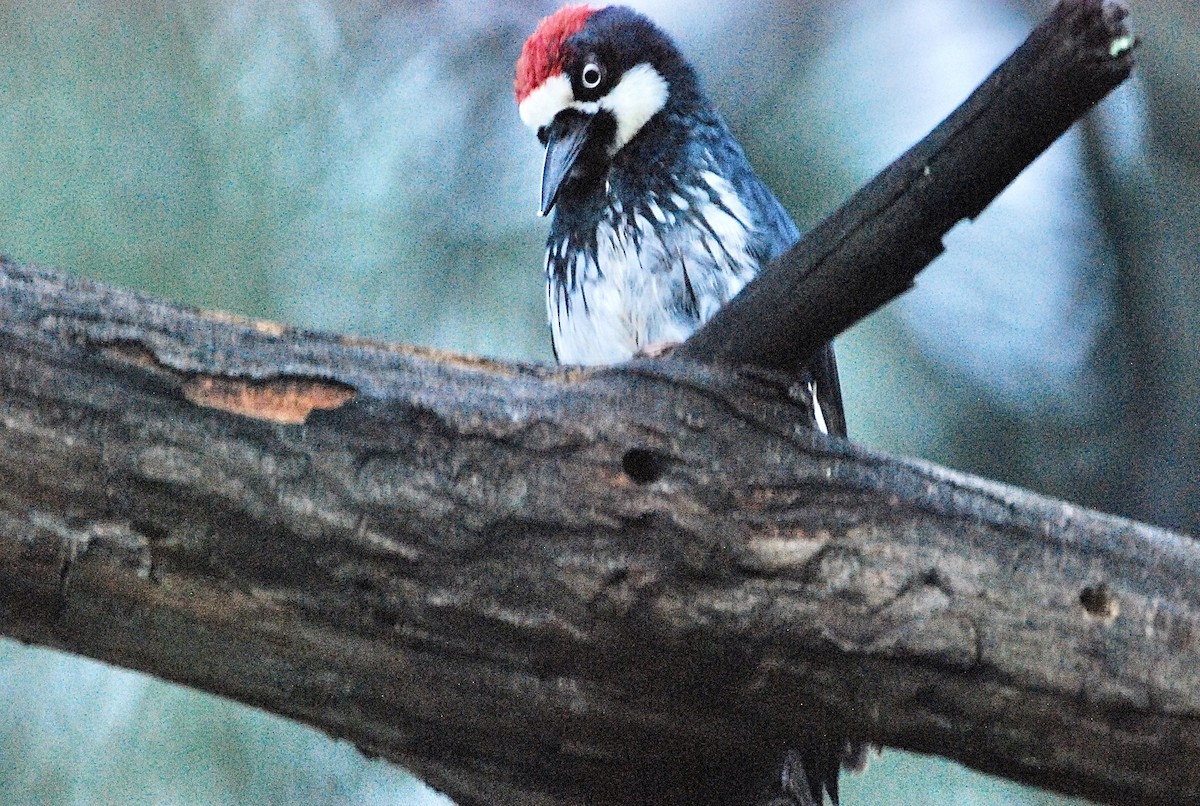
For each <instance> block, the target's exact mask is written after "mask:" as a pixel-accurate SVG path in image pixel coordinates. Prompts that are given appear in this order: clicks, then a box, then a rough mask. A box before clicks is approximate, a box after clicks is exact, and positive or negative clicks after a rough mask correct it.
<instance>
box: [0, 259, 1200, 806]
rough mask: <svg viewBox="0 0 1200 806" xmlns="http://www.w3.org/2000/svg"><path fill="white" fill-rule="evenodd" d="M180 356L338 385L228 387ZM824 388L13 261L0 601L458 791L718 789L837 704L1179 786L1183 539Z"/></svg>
mask: <svg viewBox="0 0 1200 806" xmlns="http://www.w3.org/2000/svg"><path fill="white" fill-rule="evenodd" d="M196 378H211V379H219V381H220V383H219V384H218V385H221V384H223V386H222V388H224V389H225V390H226V391H228V390H230V389H232V388H235V387H236V385H237V384H248V385H250V386H253V387H254V388H257V389H264V388H266V389H275V390H278V389H284V390H287V394H288V395H293V396H300V397H304V396H306V395H309V396H311V397H313V398H314V399H315V400H316V401H317V402H319V403H321V404H322V405H315V406H314V407H313V408H312V410H311V413H309V414H308V416H307V418H306V419H305V421H304V422H303V423H302V424H294V423H291V421H290V419H289V418H288V417H274V416H264V412H262V411H259V412H257V413H252V412H247V411H241V412H234V411H231V410H230V409H229V407H227V406H223V405H215V406H214V405H209V403H210V401H208V400H207V399H206V398H199V399H198V398H197V397H196V396H194V395H191V394H189V393H188V387H189V384H193V385H194V381H195V379H196ZM297 390H299V391H297ZM313 390H323V391H319V392H314V391H313ZM285 396H286V395H285ZM246 399H247V400H253V399H254V396H253V395H250V396H249V397H247V398H246ZM338 401H341V402H340V405H334V404H335V403H337V402H338ZM248 405H250V406H251V407H253V404H248ZM252 415H253V416H252ZM808 417H809V413H808V412H807V411H806V410H804V409H803V408H802V407H800V406H799V405H797V404H796V403H795V402H794V401H793V400H792V397H791V395H789V391H788V388H787V381H776V380H773V379H771V378H767V377H763V378H746V377H741V376H738V375H735V374H732V373H729V372H726V371H724V370H721V369H718V368H705V367H703V366H701V365H698V364H694V363H689V362H674V361H667V362H652V361H641V362H635V363H633V364H630V365H627V366H624V367H618V368H612V369H606V370H599V371H593V372H564V373H551V372H547V371H544V370H540V369H536V368H529V367H522V366H514V365H502V364H494V363H490V362H487V361H477V360H468V359H461V358H455V357H451V356H445V355H439V354H431V353H428V352H425V351H419V350H411V349H398V348H388V347H384V346H379V345H372V344H367V343H362V342H356V341H353V340H346V339H339V338H335V337H327V336H320V335H314V334H311V333H304V332H298V331H293V330H289V329H286V328H281V327H278V326H274V325H263V324H260V323H254V322H247V321H243V320H236V319H218V318H214V316H213V315H211V314H204V313H199V312H196V311H190V310H186V309H180V308H177V307H174V306H171V305H167V304H164V303H161V302H156V301H154V300H150V299H147V298H144V297H139V296H137V295H133V294H129V293H125V292H121V291H117V290H114V289H111V288H108V287H105V286H102V285H99V284H95V283H90V282H87V281H83V280H78V279H72V278H69V277H66V276H63V275H60V274H56V273H52V272H48V271H41V270H37V269H32V268H23V267H20V266H17V265H14V264H11V263H2V264H0V632H3V633H4V634H6V635H9V636H12V637H16V638H19V639H21V640H24V641H30V642H34V643H38V644H42V645H46V646H52V647H59V648H62V649H66V650H68V651H71V652H77V653H80V654H84V655H89V656H91V657H95V658H100V659H102V660H105V661H109V662H112V663H116V664H118V665H121V666H125V667H129V668H133V669H140V670H143V671H146V672H149V673H151V674H154V675H157V676H160V677H163V678H167V679H171V680H176V681H180V682H183V683H186V684H188V685H191V686H194V687H196V688H200V689H203V690H206V691H210V692H215V693H218V694H223V695H226V696H229V697H231V698H234V699H236V700H239V701H241V702H245V703H249V704H252V705H257V706H261V707H263V708H267V709H269V710H272V711H275V712H277V713H280V714H284V715H287V716H290V717H293V718H295V719H298V720H300V721H303V722H305V723H308V724H311V725H315V726H317V727H320V728H322V729H324V730H326V731H328V732H329V733H331V734H333V735H335V736H340V737H346V738H348V739H350V740H351V741H353V742H354V743H356V744H357V745H358V746H360V747H361V748H363V749H364V750H365V751H367V752H370V753H376V754H380V755H383V756H385V757H387V758H389V759H392V760H394V761H397V762H399V763H402V764H404V765H406V766H408V767H409V768H410V769H412V770H414V771H415V772H416V773H417V774H419V775H421V776H422V777H423V778H425V779H426V780H427V781H429V782H430V783H431V784H432V785H434V786H436V787H438V788H440V789H442V790H444V791H446V792H447V793H449V794H450V795H451V796H452V797H454V798H455V799H456V800H458V801H459V802H460V803H463V804H483V803H516V804H562V803H573V804H574V803H584V802H587V803H606V804H625V803H629V804H632V803H647V802H675V803H689V802H691V803H701V802H709V803H711V802H716V801H718V800H719V798H720V796H722V794H723V792H722V789H721V786H722V783H723V781H724V780H725V779H726V778H734V779H737V780H741V777H740V775H739V774H737V773H740V772H741V771H742V770H744V769H746V766H745V765H746V763H747V761H748V760H752V759H755V758H761V753H762V751H763V750H764V749H767V748H777V747H786V746H788V745H789V743H791V742H793V741H794V740H795V739H796V737H798V736H802V735H805V734H806V733H807V732H809V731H811V730H820V729H823V726H824V725H825V724H826V723H827V721H828V719H829V717H830V715H836V717H837V722H838V724H839V726H842V727H843V728H844V729H845V730H847V731H849V732H851V733H852V734H854V735H859V736H862V737H865V738H869V739H871V740H873V741H877V742H880V743H883V744H886V745H890V746H894V747H902V748H909V749H913V750H918V751H923V752H933V753H938V754H940V755H944V756H947V757H950V758H953V759H957V760H959V761H961V762H963V763H965V764H967V765H969V766H972V767H975V768H977V769H981V770H986V771H989V772H993V773H997V774H1000V775H1003V776H1006V777H1009V778H1012V779H1014V780H1019V781H1025V782H1029V783H1033V784H1037V785H1041V786H1045V787H1049V788H1052V789H1056V790H1059V791H1062V792H1068V793H1075V794H1080V795H1085V796H1088V797H1091V798H1094V799H1096V800H1099V801H1103V802H1109V803H1130V802H1140V803H1155V802H1157V803H1184V802H1196V800H1197V799H1198V798H1200V547H1198V545H1197V544H1196V543H1195V542H1193V541H1191V540H1190V539H1188V538H1185V537H1182V536H1179V535H1173V534H1170V533H1167V532H1164V531H1161V530H1157V529H1154V528H1151V527H1148V526H1143V525H1140V524H1136V523H1132V522H1129V521H1125V520H1120V519H1117V518H1113V517H1109V516H1105V515H1100V514H1097V513H1094V512H1090V511H1086V510H1083V509H1080V508H1078V507H1075V506H1072V505H1070V504H1066V503H1062V502H1056V501H1051V500H1047V499H1045V498H1042V497H1039V496H1036V495H1033V494H1031V493H1028V492H1023V491H1020V490H1016V489H1013V488H1009V487H1004V486H1000V485H996V484H991V483H988V482H983V481H979V480H975V479H970V478H967V477H965V476H962V475H959V474H955V473H953V472H950V471H946V470H941V469H938V468H935V467H932V466H929V465H925V464H921V463H916V462H912V461H906V460H900V459H894V458H890V457H886V456H882V455H879V454H877V453H873V452H870V451H867V450H864V449H862V448H859V447H856V446H853V445H850V444H847V443H843V442H837V441H830V440H828V439H827V438H824V437H822V436H820V435H818V434H815V433H813V432H812V431H811V430H809V429H808V428H807V427H805V424H806V423H807V422H808Z"/></svg>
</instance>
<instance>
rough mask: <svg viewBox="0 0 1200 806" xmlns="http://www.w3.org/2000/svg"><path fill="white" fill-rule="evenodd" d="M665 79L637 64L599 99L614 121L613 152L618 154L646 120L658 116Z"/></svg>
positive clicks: (647, 67)
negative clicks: (615, 127) (615, 123)
mask: <svg viewBox="0 0 1200 806" xmlns="http://www.w3.org/2000/svg"><path fill="white" fill-rule="evenodd" d="M668 92H669V88H668V86H667V80H666V79H665V78H663V77H662V76H661V75H660V74H659V72H658V71H657V70H655V69H654V68H653V67H651V66H650V65H649V64H639V65H637V66H635V67H631V68H629V69H628V70H626V71H625V75H623V76H621V80H620V81H618V82H617V86H615V87H613V88H612V89H611V90H610V91H609V93H608V95H605V96H604V97H603V98H601V99H600V106H601V107H603V108H604V109H607V110H608V111H609V112H611V113H612V115H613V117H614V118H616V119H617V139H616V142H615V143H613V147H612V153H614V154H615V153H617V152H618V151H620V150H621V148H622V147H624V145H625V144H626V143H628V142H629V141H630V140H632V139H633V138H634V135H636V134H637V133H638V132H639V131H641V130H642V127H643V126H645V125H646V121H648V120H650V118H652V117H654V116H655V115H656V114H658V112H659V110H661V109H662V108H663V107H664V106H666V103H667V94H668Z"/></svg>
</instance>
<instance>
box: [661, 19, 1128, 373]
mask: <svg viewBox="0 0 1200 806" xmlns="http://www.w3.org/2000/svg"><path fill="white" fill-rule="evenodd" d="M1125 18H1126V10H1125V7H1124V6H1123V5H1121V4H1120V3H1114V2H1101V0H1064V1H1063V2H1060V3H1059V4H1058V5H1057V6H1056V7H1055V8H1054V10H1053V12H1052V13H1051V14H1050V16H1049V17H1048V18H1047V19H1046V20H1045V21H1044V22H1043V23H1042V24H1041V25H1039V26H1038V27H1037V28H1036V29H1035V30H1034V31H1033V33H1032V34H1030V36H1029V38H1028V39H1027V40H1026V41H1025V43H1024V44H1023V45H1022V46H1021V47H1020V48H1018V49H1017V50H1016V51H1015V52H1014V53H1013V54H1012V55H1011V56H1010V57H1009V58H1008V59H1006V60H1005V61H1004V63H1003V64H1001V65H1000V67H998V68H997V69H996V71H995V72H994V73H992V75H991V76H989V77H988V79H987V80H986V81H985V82H984V83H983V84H982V85H981V86H980V87H979V88H978V89H977V90H975V92H974V93H972V94H971V97H969V98H968V99H967V100H966V101H965V102H964V103H963V104H962V106H960V107H959V108H958V109H956V110H955V111H954V112H953V113H952V114H951V115H950V116H949V117H948V118H946V120H944V121H943V122H942V123H941V124H940V125H939V126H938V127H937V128H936V129H934V130H933V131H932V132H931V133H930V134H929V135H928V136H927V137H926V138H925V139H924V140H922V141H921V142H919V143H917V144H916V145H915V146H913V147H912V148H911V149H909V150H908V152H906V153H905V154H904V155H903V156H901V157H900V158H899V159H898V160H896V161H895V162H894V163H892V164H891V165H890V166H889V167H888V168H887V169H886V170H884V171H883V172H882V173H880V174H879V175H878V176H877V177H875V179H873V180H872V181H871V182H870V183H868V184H867V185H866V186H865V187H863V188H862V190H860V191H858V192H857V193H856V194H855V195H854V196H853V197H852V198H851V199H850V200H849V201H847V202H846V204H844V205H843V206H842V207H841V208H840V209H838V210H837V211H836V212H835V213H834V214H833V215H831V216H830V217H829V218H827V219H826V220H825V221H824V222H822V223H821V224H820V225H819V226H817V227H816V228H815V229H814V230H813V231H812V232H810V233H809V234H808V235H806V236H805V237H804V238H803V239H802V240H801V241H800V242H799V243H797V244H796V245H795V246H793V247H792V248H791V249H790V250H788V251H787V252H786V253H784V254H783V255H782V256H781V257H780V258H779V259H778V260H777V261H776V262H775V263H774V264H772V265H771V266H770V267H769V268H768V269H767V270H766V271H764V272H763V273H762V274H761V275H760V276H759V277H758V278H757V279H756V280H755V281H753V282H752V283H750V285H748V286H747V287H746V288H745V289H744V290H743V291H742V293H741V294H739V295H738V296H737V297H736V298H735V299H734V300H733V301H732V302H731V303H730V304H729V305H727V306H726V307H725V308H723V309H722V310H720V311H718V312H717V314H716V315H715V316H714V317H713V318H712V319H711V320H709V322H708V324H707V325H705V326H704V327H702V328H701V329H700V330H698V331H697V332H696V333H695V334H694V335H693V336H692V337H691V338H690V339H688V341H687V342H685V343H684V344H683V345H681V346H680V348H679V349H678V350H677V351H676V354H677V355H678V356H679V357H682V358H690V359H695V360H699V361H705V362H714V361H715V362H719V363H723V364H726V365H729V366H758V367H765V368H768V369H780V370H789V369H795V368H796V367H797V366H802V365H803V364H805V363H806V362H807V361H808V360H809V359H810V358H811V357H812V355H813V354H814V353H815V352H816V351H817V350H818V349H819V348H820V347H821V346H822V345H824V344H825V343H827V342H828V341H829V340H830V339H832V338H834V337H835V336H837V335H838V334H839V333H842V332H844V331H845V330H846V329H847V328H849V327H850V326H851V325H853V324H854V323H855V322H857V321H858V320H860V319H862V318H863V317H865V316H866V315H867V314H869V313H871V312H872V311H875V310H877V309H878V308H879V307H881V306H882V305H883V304H884V303H886V302H888V301H889V300H891V299H894V298H895V297H897V296H899V295H900V294H902V293H904V292H905V291H907V290H908V289H909V288H910V287H911V286H912V283H913V278H915V277H916V275H917V273H918V272H920V271H921V270H922V269H923V268H925V266H927V265H928V264H929V263H930V262H931V261H932V260H933V259H934V258H936V257H937V256H938V255H939V254H941V252H942V236H944V235H945V234H946V233H947V232H948V231H949V230H950V228H951V227H952V226H954V224H955V223H957V222H959V221H961V220H963V219H964V218H974V217H975V216H977V215H978V214H979V213H980V212H981V211H982V210H983V208H984V207H986V206H987V205H988V204H989V203H991V201H992V199H994V198H995V197H996V196H997V195H998V194H999V193H1000V191H1001V190H1003V189H1004V188H1005V187H1006V186H1007V185H1008V184H1009V183H1010V182H1012V180H1013V179H1015V178H1016V177H1017V175H1018V174H1019V173H1021V171H1023V170H1024V169H1025V168H1026V167H1027V166H1028V165H1029V164H1030V163H1031V162H1033V160H1034V159H1035V158H1036V157H1037V156H1038V155H1039V154H1041V153H1042V152H1043V151H1045V150H1046V148H1048V147H1049V146H1050V144H1051V143H1053V142H1054V141H1055V140H1056V139H1058V137H1059V136H1060V135H1062V133H1063V132H1065V131H1066V130H1067V129H1068V128H1069V127H1070V125H1071V124H1072V123H1073V122H1074V121H1075V120H1076V119H1078V118H1079V117H1080V116H1081V115H1082V114H1083V113H1084V112H1086V111H1087V110H1088V109H1090V108H1091V107H1092V106H1094V105H1095V104H1096V103H1097V102H1098V101H1100V99H1101V98H1103V97H1104V96H1105V95H1107V94H1108V93H1109V91H1111V90H1112V89H1113V88H1114V87H1116V86H1117V85H1118V84H1120V83H1121V82H1122V81H1124V80H1125V79H1126V78H1128V76H1129V73H1130V71H1131V70H1132V69H1133V53H1132V52H1133V47H1134V44H1135V41H1134V39H1133V37H1132V35H1131V34H1130V32H1129V28H1128V26H1127V25H1126V22H1125Z"/></svg>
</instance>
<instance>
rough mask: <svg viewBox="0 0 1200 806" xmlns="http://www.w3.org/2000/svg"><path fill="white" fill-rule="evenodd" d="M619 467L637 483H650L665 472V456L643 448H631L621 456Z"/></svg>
mask: <svg viewBox="0 0 1200 806" xmlns="http://www.w3.org/2000/svg"><path fill="white" fill-rule="evenodd" d="M621 467H623V468H624V469H625V475H627V476H629V478H631V479H633V480H634V481H636V482H637V483H638V484H651V483H653V482H656V481H658V480H659V479H661V478H662V477H663V474H664V473H666V472H667V457H665V456H663V455H662V454H661V453H658V452H656V451H651V450H647V449H645V448H633V449H631V450H628V451H625V455H624V456H622V457H621Z"/></svg>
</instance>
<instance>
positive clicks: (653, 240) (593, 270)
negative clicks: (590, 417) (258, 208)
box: [514, 4, 865, 804]
mask: <svg viewBox="0 0 1200 806" xmlns="http://www.w3.org/2000/svg"><path fill="white" fill-rule="evenodd" d="M514 89H515V94H516V100H517V108H518V113H519V116H520V118H521V120H522V122H523V123H524V124H525V125H526V126H528V127H529V128H530V129H532V130H533V131H534V132H535V133H536V134H537V137H538V139H539V141H540V142H541V144H542V145H543V146H545V159H544V163H543V167H542V180H541V199H540V206H539V210H538V212H539V214H540V215H543V216H545V215H550V216H551V222H550V231H549V235H548V238H547V244H546V253H545V274H546V307H547V313H548V315H549V321H550V331H551V344H552V347H553V350H554V355H555V358H556V359H557V361H558V362H559V364H564V365H609V364H619V363H622V362H624V361H627V360H629V359H631V358H634V357H637V356H640V355H647V354H649V355H655V354H657V353H658V352H659V351H662V350H663V349H664V347H665V348H666V349H669V346H670V345H672V344H676V343H679V342H682V341H684V340H686V339H687V337H688V336H689V335H691V334H692V333H693V332H694V331H695V330H696V329H697V328H699V327H700V326H701V325H703V324H704V322H706V321H707V320H708V319H709V318H710V317H712V315H713V314H714V313H715V312H716V311H717V310H718V309H720V308H721V306H723V305H724V304H726V303H727V302H728V301H729V300H730V299H732V298H733V297H734V295H736V294H737V293H738V292H739V291H740V290H741V289H742V288H743V287H744V286H745V285H746V284H747V283H748V282H750V281H751V280H752V279H753V278H754V277H755V276H756V275H757V274H758V273H759V272H760V271H761V270H762V269H763V268H764V267H765V266H766V265H767V264H769V263H770V262H771V261H772V260H774V259H775V258H776V257H778V256H779V255H780V254H781V253H782V252H784V251H785V250H786V249H787V248H788V247H790V246H791V245H792V244H793V243H795V242H796V241H797V240H798V239H799V237H800V232H799V230H798V228H797V227H796V224H795V223H794V222H793V220H792V218H791V217H790V216H789V215H788V213H787V211H786V210H785V209H784V207H783V205H782V204H781V203H780V202H779V200H778V199H777V198H776V197H775V196H774V194H772V193H771V191H770V190H769V189H768V188H767V186H766V185H765V184H764V183H763V182H762V181H761V180H760V179H759V178H758V177H757V176H756V175H755V173H754V171H753V169H752V168H751V166H750V163H749V160H748V159H747V157H746V154H745V152H744V151H743V149H742V147H741V145H739V143H738V142H737V140H736V139H735V138H734V136H733V134H732V132H731V130H730V128H729V125H728V124H727V123H726V121H725V119H724V118H723V117H722V116H721V114H720V113H719V112H718V110H717V108H716V107H715V106H714V104H713V103H712V101H711V100H710V99H709V97H708V95H707V93H706V91H705V89H704V87H703V85H702V83H701V80H700V78H699V76H698V74H697V72H696V70H695V69H694V68H693V67H692V65H691V64H690V63H689V62H688V60H687V59H686V58H685V57H684V55H683V54H682V52H681V51H680V49H679V47H678V46H677V45H676V44H675V42H674V41H673V40H672V39H671V38H670V36H669V35H668V34H667V33H665V32H664V31H663V30H662V29H661V28H659V27H658V26H657V25H656V24H655V23H654V22H652V21H651V20H650V19H648V18H647V17H646V16H644V15H643V14H641V13H639V12H637V11H634V10H632V9H630V8H626V7H623V6H619V5H607V6H594V5H590V4H581V5H568V6H564V7H563V8H561V9H559V10H558V11H557V12H555V13H553V14H551V15H550V16H548V17H546V18H545V19H543V20H541V22H540V23H538V25H537V26H536V28H535V30H534V32H533V33H532V34H531V35H530V36H529V38H528V39H527V40H526V42H525V44H524V47H523V48H522V50H521V54H520V57H519V58H518V60H517V65H516V79H515V81H514ZM800 375H801V380H802V381H803V383H804V384H806V386H807V392H808V395H807V396H808V397H809V398H810V399H811V401H812V404H813V405H812V408H813V425H814V426H815V427H816V428H817V429H818V430H820V431H824V432H826V433H829V434H834V435H837V436H842V437H844V436H846V419H845V413H844V411H843V405H842V394H841V386H840V382H839V379H838V371H837V362H836V359H835V357H834V352H833V346H832V344H829V345H827V346H826V347H824V348H823V349H822V350H820V351H819V352H818V353H817V354H816V355H815V356H813V357H812V358H811V359H809V360H808V361H807V363H805V364H803V365H802V368H801V370H800ZM800 759H801V760H802V761H803V762H804V763H803V767H804V773H805V776H806V780H807V784H808V787H809V789H810V790H811V798H812V802H815V803H821V802H823V801H824V796H825V794H826V793H827V794H828V795H829V796H830V800H831V801H832V802H833V803H834V804H837V802H838V789H837V784H838V774H839V770H840V768H841V767H842V766H843V765H844V766H847V767H850V768H861V764H862V763H863V762H864V761H865V753H864V745H862V743H860V742H850V741H844V740H841V739H829V740H824V739H823V740H822V741H819V742H814V743H813V746H812V747H811V748H808V749H807V750H806V751H804V752H801V754H800ZM784 777H785V778H786V777H787V776H786V775H785V776H784Z"/></svg>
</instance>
